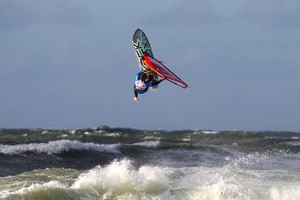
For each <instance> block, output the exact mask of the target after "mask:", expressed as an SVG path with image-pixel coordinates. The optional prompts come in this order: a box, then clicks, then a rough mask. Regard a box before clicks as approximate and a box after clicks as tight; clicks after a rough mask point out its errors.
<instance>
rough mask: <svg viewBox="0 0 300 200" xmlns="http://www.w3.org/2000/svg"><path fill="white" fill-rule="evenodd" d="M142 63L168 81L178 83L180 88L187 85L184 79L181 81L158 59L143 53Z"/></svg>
mask: <svg viewBox="0 0 300 200" xmlns="http://www.w3.org/2000/svg"><path fill="white" fill-rule="evenodd" d="M143 59H144V63H145V64H146V65H147V66H148V67H149V68H150V69H151V70H153V71H154V72H155V73H157V74H158V75H159V76H161V77H163V78H165V79H167V80H168V81H170V82H172V83H174V84H175V85H178V86H180V87H182V88H186V87H188V84H186V83H185V82H184V81H182V80H181V79H180V78H179V77H178V76H176V75H175V74H174V73H173V72H172V71H171V70H169V69H168V68H167V67H166V66H165V65H163V64H162V63H161V62H160V61H159V60H157V59H155V58H153V57H151V56H148V55H144V56H143Z"/></svg>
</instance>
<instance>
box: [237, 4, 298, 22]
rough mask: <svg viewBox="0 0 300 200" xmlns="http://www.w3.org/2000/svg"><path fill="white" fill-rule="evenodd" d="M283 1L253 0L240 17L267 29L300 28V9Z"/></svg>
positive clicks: (246, 5)
mask: <svg viewBox="0 0 300 200" xmlns="http://www.w3.org/2000/svg"><path fill="white" fill-rule="evenodd" d="M291 4H292V3H289V2H288V1H282V0H251V1H247V2H246V3H245V6H244V8H243V9H242V10H241V13H240V15H239V16H238V17H240V19H242V20H247V21H248V22H255V23H260V24H262V25H264V26H267V27H290V26H300V21H299V18H300V7H299V6H292V5H291Z"/></svg>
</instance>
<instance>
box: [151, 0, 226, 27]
mask: <svg viewBox="0 0 300 200" xmlns="http://www.w3.org/2000/svg"><path fill="white" fill-rule="evenodd" d="M220 20H221V18H220V17H219V16H218V15H217V13H216V12H215V10H214V7H213V5H212V4H211V3H210V2H209V1H197V0H189V1H183V2H182V3H181V4H178V5H176V6H174V7H173V8H172V9H170V10H169V11H168V12H166V13H163V14H161V15H158V16H156V17H153V18H152V19H151V20H149V21H150V22H152V23H155V24H156V25H177V24H186V25H197V24H200V23H215V22H219V21H220Z"/></svg>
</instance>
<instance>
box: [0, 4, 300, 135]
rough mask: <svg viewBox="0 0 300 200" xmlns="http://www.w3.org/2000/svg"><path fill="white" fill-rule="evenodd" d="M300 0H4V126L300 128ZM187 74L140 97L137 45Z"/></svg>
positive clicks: (0, 55)
mask: <svg viewBox="0 0 300 200" xmlns="http://www.w3.org/2000/svg"><path fill="white" fill-rule="evenodd" d="M299 19H300V1H298V0H227V1H223V0H164V1H161V0H152V1H140V0H139V1H138V0H128V1H123V0H101V1H99V0H22V1H18V0H0V94H1V98H0V128H57V129H64V128H91V127H96V126H101V125H108V126H110V127H123V128H138V129H146V130H148V129H149V130H154V129H155V130H156V129H163V130H183V129H189V130H194V129H210V130H236V129H237V130H245V131H264V130H273V131H298V132H299V131H300V78H299V77H300V54H299V52H300V20H299ZM137 28H140V29H142V30H143V31H144V32H145V33H146V35H147V37H148V39H149V40H150V43H151V46H152V50H153V53H154V56H155V57H156V58H157V59H159V60H162V61H164V64H165V65H166V66H168V67H169V68H170V69H171V70H172V71H173V72H174V73H176V74H177V75H178V76H179V77H180V78H181V79H182V80H184V81H185V82H187V83H188V84H189V85H190V88H187V89H182V88H180V87H178V86H176V85H174V84H172V83H170V82H167V81H164V82H162V83H161V84H160V85H159V89H157V90H149V91H148V92H147V93H145V94H143V95H140V98H139V101H138V102H134V101H133V97H134V95H133V83H134V79H135V76H136V74H137V72H138V70H139V68H138V65H137V61H136V58H135V55H134V51H133V47H132V35H133V33H134V31H135V30H136V29H137Z"/></svg>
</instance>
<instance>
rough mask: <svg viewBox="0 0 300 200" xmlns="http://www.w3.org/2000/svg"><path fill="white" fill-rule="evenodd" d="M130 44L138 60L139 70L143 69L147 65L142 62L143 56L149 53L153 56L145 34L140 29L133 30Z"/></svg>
mask: <svg viewBox="0 0 300 200" xmlns="http://www.w3.org/2000/svg"><path fill="white" fill-rule="evenodd" d="M132 44H133V48H134V52H135V56H136V59H137V61H138V65H139V67H140V69H141V70H145V68H147V66H146V65H145V63H144V59H143V56H144V55H149V56H152V57H153V52H152V49H151V45H150V42H149V40H148V38H147V36H146V34H145V33H144V32H143V31H142V30H141V29H137V30H136V31H135V32H134V34H133V37H132Z"/></svg>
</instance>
